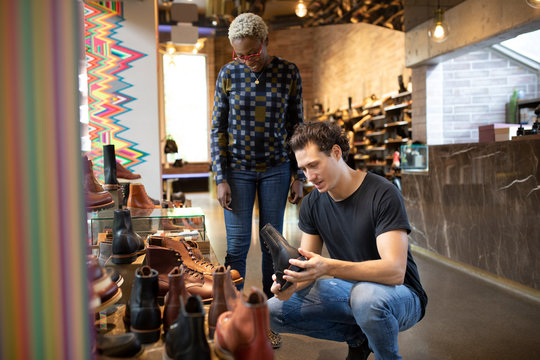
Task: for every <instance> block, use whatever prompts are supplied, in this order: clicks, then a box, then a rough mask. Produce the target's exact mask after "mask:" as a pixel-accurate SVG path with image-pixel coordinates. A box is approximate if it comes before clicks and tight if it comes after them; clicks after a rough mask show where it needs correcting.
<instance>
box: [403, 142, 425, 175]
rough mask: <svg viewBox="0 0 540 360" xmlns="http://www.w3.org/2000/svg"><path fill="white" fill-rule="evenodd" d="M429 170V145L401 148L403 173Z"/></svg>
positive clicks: (404, 146)
mask: <svg viewBox="0 0 540 360" xmlns="http://www.w3.org/2000/svg"><path fill="white" fill-rule="evenodd" d="M428 170H429V153H428V146H427V145H402V146H401V171H402V172H403V173H407V172H419V171H428Z"/></svg>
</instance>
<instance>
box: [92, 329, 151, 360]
mask: <svg viewBox="0 0 540 360" xmlns="http://www.w3.org/2000/svg"><path fill="white" fill-rule="evenodd" d="M96 350H97V353H98V354H99V355H103V356H108V357H117V358H134V357H138V356H139V355H141V354H142V353H143V349H142V347H141V343H140V342H139V340H138V339H137V337H136V336H135V334H133V333H127V334H116V335H102V334H99V335H97V336H96Z"/></svg>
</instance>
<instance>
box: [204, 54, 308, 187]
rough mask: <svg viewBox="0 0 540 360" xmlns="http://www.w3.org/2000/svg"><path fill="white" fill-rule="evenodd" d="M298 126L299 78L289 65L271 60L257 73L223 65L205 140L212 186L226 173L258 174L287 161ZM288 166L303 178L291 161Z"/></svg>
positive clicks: (238, 65) (300, 110)
mask: <svg viewBox="0 0 540 360" xmlns="http://www.w3.org/2000/svg"><path fill="white" fill-rule="evenodd" d="M257 78H258V79H259V82H260V83H259V84H258V85H256V84H255V81H256V80H257ZM302 121H303V107H302V79H301V78H300V72H299V71H298V68H297V67H296V65H295V64H293V63H290V62H288V61H286V60H283V59H280V58H278V57H274V59H273V60H272V61H271V62H270V63H269V64H268V65H267V66H266V67H265V69H264V70H263V72H262V73H257V74H256V73H253V72H252V71H251V70H250V69H249V68H248V67H247V66H246V65H244V64H242V63H240V62H238V61H233V62H230V63H228V64H227V65H225V66H224V67H223V68H222V69H221V70H220V72H219V76H218V79H217V83H216V92H215V95H214V108H213V114H212V130H211V135H210V136H211V148H212V150H211V156H212V171H213V172H214V174H215V177H216V183H217V184H220V183H222V182H223V181H226V180H227V170H229V169H232V170H247V171H259V172H264V171H266V169H268V168H270V167H272V166H275V165H278V164H280V163H283V162H286V161H288V160H289V151H288V145H287V139H288V138H289V137H290V136H291V135H292V132H293V129H294V126H295V125H296V124H298V123H299V122H302ZM292 158H293V157H292ZM291 164H293V165H292V166H293V169H292V170H293V174H297V175H298V176H299V177H301V178H303V173H302V172H301V171H300V170H298V167H297V166H296V161H294V159H293V161H291Z"/></svg>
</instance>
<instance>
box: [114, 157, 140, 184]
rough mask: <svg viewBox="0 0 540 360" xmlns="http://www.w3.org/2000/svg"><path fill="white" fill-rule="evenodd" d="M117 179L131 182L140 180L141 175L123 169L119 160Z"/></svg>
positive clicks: (117, 163)
mask: <svg viewBox="0 0 540 360" xmlns="http://www.w3.org/2000/svg"><path fill="white" fill-rule="evenodd" d="M116 177H117V178H118V179H121V180H128V181H129V180H137V179H140V178H141V175H139V174H134V173H132V172H131V171H130V170H128V169H126V168H125V167H123V166H122V164H120V163H119V162H118V160H117V161H116Z"/></svg>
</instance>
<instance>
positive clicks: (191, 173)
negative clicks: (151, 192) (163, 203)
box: [161, 161, 210, 201]
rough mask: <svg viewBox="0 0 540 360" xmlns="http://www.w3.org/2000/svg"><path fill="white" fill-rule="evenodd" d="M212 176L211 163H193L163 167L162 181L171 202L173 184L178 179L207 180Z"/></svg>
mask: <svg viewBox="0 0 540 360" xmlns="http://www.w3.org/2000/svg"><path fill="white" fill-rule="evenodd" d="M209 174H210V163H208V162H205V161H204V162H192V163H186V164H184V165H183V166H181V167H162V168H161V179H162V180H163V182H164V188H165V193H166V196H167V200H169V201H170V200H171V194H172V192H173V190H172V183H173V181H174V180H178V179H189V178H207V177H208V176H209Z"/></svg>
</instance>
